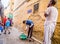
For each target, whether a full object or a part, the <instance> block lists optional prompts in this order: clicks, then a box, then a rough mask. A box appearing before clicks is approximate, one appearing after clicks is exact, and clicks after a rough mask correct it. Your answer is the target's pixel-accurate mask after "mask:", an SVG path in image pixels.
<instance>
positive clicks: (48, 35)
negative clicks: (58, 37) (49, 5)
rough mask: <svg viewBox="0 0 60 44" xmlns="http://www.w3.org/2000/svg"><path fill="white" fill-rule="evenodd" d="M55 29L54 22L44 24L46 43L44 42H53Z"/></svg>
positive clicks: (49, 43)
mask: <svg viewBox="0 0 60 44" xmlns="http://www.w3.org/2000/svg"><path fill="white" fill-rule="evenodd" d="M54 30H55V25H54V23H50V24H47V25H44V43H43V44H51V37H52V35H53V32H54Z"/></svg>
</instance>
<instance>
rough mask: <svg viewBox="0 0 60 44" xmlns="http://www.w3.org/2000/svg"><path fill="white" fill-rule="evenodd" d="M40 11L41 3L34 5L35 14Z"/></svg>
mask: <svg viewBox="0 0 60 44" xmlns="http://www.w3.org/2000/svg"><path fill="white" fill-rule="evenodd" d="M38 9H39V3H37V4H35V5H34V13H35V12H36V11H38Z"/></svg>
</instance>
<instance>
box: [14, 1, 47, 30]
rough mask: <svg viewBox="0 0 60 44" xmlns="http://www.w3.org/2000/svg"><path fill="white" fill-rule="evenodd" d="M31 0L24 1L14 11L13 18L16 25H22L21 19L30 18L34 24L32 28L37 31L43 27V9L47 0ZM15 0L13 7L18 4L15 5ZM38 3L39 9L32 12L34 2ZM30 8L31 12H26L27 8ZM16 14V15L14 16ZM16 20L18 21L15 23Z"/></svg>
mask: <svg viewBox="0 0 60 44" xmlns="http://www.w3.org/2000/svg"><path fill="white" fill-rule="evenodd" d="M37 1H38V0H31V1H29V2H25V3H24V4H23V5H22V6H21V7H19V8H18V10H16V11H14V20H15V24H16V25H20V26H21V27H23V26H22V21H23V20H26V19H32V20H33V22H34V24H35V26H34V30H35V31H39V30H42V29H43V24H44V21H43V20H44V19H45V18H44V15H43V14H44V11H45V9H46V7H47V4H48V0H41V1H38V2H37ZM17 3H18V2H17V0H16V2H15V5H14V6H15V8H16V7H17V6H18V5H17ZM36 3H39V10H38V12H36V13H33V10H34V7H33V6H34V4H36ZM29 9H32V13H30V14H27V10H29ZM16 16H17V17H16ZM37 21H38V22H37ZM17 22H18V23H17Z"/></svg>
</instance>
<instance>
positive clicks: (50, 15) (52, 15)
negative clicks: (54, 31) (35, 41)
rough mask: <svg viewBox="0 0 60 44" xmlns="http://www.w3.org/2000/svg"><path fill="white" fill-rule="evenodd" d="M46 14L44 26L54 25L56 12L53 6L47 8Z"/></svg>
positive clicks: (56, 16)
mask: <svg viewBox="0 0 60 44" xmlns="http://www.w3.org/2000/svg"><path fill="white" fill-rule="evenodd" d="M46 14H48V16H47V17H46V20H45V24H49V23H56V21H57V18H58V10H57V8H55V7H54V6H51V7H48V8H47V10H46Z"/></svg>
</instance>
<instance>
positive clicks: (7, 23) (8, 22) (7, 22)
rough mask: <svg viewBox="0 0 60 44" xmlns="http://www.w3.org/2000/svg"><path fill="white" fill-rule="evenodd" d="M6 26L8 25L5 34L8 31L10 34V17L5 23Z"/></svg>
mask: <svg viewBox="0 0 60 44" xmlns="http://www.w3.org/2000/svg"><path fill="white" fill-rule="evenodd" d="M5 27H6V29H5V33H4V34H6V31H8V34H10V30H9V27H10V19H9V18H8V19H7V21H6V23H5Z"/></svg>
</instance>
